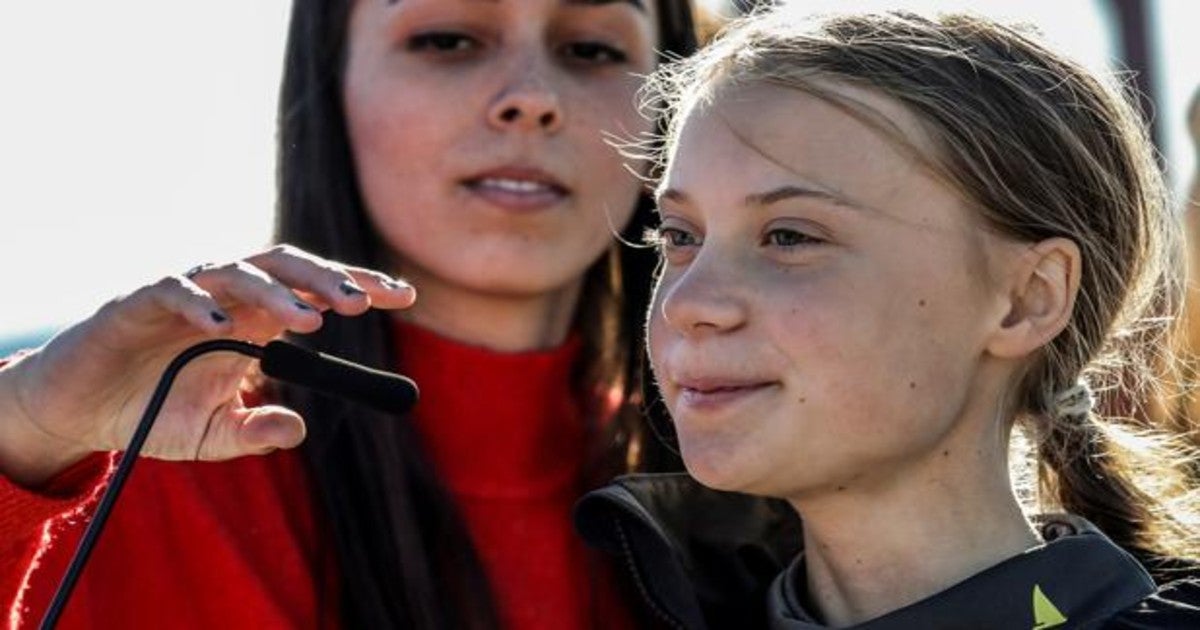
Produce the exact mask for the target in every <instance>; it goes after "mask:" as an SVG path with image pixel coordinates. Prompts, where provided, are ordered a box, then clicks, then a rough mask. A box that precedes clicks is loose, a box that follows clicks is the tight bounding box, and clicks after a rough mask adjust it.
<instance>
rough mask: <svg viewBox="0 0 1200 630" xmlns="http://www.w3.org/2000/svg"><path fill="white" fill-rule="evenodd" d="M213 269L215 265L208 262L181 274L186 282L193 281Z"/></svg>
mask: <svg viewBox="0 0 1200 630" xmlns="http://www.w3.org/2000/svg"><path fill="white" fill-rule="evenodd" d="M215 267H216V265H215V264H213V263H210V262H206V263H200V264H199V265H196V266H195V267H192V268H191V269H188V270H187V271H185V272H183V277H184V278H187V279H188V280H193V279H195V277H196V276H198V275H200V274H202V273H204V272H205V271H208V270H209V269H213V268H215Z"/></svg>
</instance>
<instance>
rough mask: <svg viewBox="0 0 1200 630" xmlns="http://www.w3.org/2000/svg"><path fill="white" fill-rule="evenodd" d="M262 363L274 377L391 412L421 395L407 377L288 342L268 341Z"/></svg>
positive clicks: (406, 407)
mask: <svg viewBox="0 0 1200 630" xmlns="http://www.w3.org/2000/svg"><path fill="white" fill-rule="evenodd" d="M259 363H260V365H261V366H262V371H263V373H265V374H266V375H267V376H270V377H272V378H277V379H279V380H281V381H287V382H289V383H294V384H296V385H300V386H303V387H308V388H310V389H315V390H318V391H322V392H325V393H328V394H333V395H335V396H344V397H346V398H350V399H353V400H355V401H357V402H361V403H364V404H367V405H370V406H371V407H374V408H375V409H378V410H380V411H384V412H388V413H404V412H406V411H408V410H409V409H411V408H412V406H413V405H415V404H416V403H417V399H418V398H419V397H420V392H419V390H418V389H417V384H416V383H414V382H413V380H412V379H410V378H408V377H406V376H401V375H399V374H393V373H391V372H385V371H383V370H377V369H375V368H369V367H367V366H365V365H359V364H357V363H353V362H350V361H347V360H345V359H341V358H338V357H335V356H331V355H328V354H324V353H321V352H314V351H312V350H308V349H306V348H301V347H300V346H297V345H294V344H290V343H287V342H284V341H272V342H270V343H268V344H267V345H266V347H264V348H263V353H262V359H260V361H259Z"/></svg>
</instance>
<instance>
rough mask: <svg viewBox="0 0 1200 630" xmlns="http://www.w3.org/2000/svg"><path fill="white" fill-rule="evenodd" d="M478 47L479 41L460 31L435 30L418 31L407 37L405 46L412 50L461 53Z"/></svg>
mask: <svg viewBox="0 0 1200 630" xmlns="http://www.w3.org/2000/svg"><path fill="white" fill-rule="evenodd" d="M478 47H479V42H478V41H477V40H476V39H474V38H472V37H470V36H469V35H464V34H462V33H454V32H449V31H435V32H430V33H419V34H417V35H413V36H412V37H409V38H408V42H407V48H408V50H409V51H412V52H429V53H437V54H456V53H458V54H461V53H466V52H470V51H472V50H475V49H476V48H478Z"/></svg>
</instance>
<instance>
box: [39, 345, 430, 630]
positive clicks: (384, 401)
mask: <svg viewBox="0 0 1200 630" xmlns="http://www.w3.org/2000/svg"><path fill="white" fill-rule="evenodd" d="M219 351H226V352H236V353H238V354H244V355H246V356H248V357H253V358H255V359H259V360H260V365H261V367H262V369H263V372H264V373H265V374H267V375H268V376H272V377H275V378H278V379H281V380H285V381H289V382H292V383H296V384H298V385H301V386H304V387H310V388H314V389H318V390H323V391H325V392H328V393H332V394H335V395H342V396H346V397H349V398H354V399H356V400H358V401H359V402H362V403H365V404H368V405H371V406H374V407H376V408H380V409H385V410H391V411H405V410H407V409H408V408H409V407H411V406H412V405H413V404H414V403H415V402H416V400H417V396H418V392H417V388H416V384H415V383H413V382H412V381H411V380H409V379H407V378H404V377H401V376H398V375H395V374H391V373H388V372H383V371H380V370H373V369H371V368H368V367H365V366H361V365H358V364H355V363H351V362H349V361H345V360H343V359H339V358H337V357H333V356H329V355H325V354H321V353H319V352H312V351H310V350H305V349H303V348H300V347H298V346H293V345H291V344H288V343H284V342H282V341H272V342H270V343H268V344H267V346H266V348H263V347H260V346H257V345H255V344H252V343H247V342H244V341H234V340H232V339H215V340H212V341H204V342H201V343H198V344H196V345H194V346H191V347H190V348H187V349H186V350H184V351H183V352H181V353H179V355H178V356H176V357H175V358H174V359H173V360H172V361H171V363H170V364H169V365H167V369H166V370H165V371H163V375H162V377H161V378H160V379H159V381H158V385H157V386H156V387H155V388H154V393H153V395H152V396H151V397H150V402H149V403H148V404H147V405H146V411H145V412H143V413H142V419H141V420H140V421H138V425H137V428H136V429H134V432H133V437H131V438H130V439H129V446H127V447H126V448H125V452H124V453H123V454H122V455H121V461H120V463H119V464H118V465H117V470H116V471H115V472H114V473H113V476H112V479H111V480H110V481H109V484H108V488H106V489H105V490H104V495H103V496H102V497H101V498H100V504H99V505H98V506H97V507H96V513H95V515H94V516H93V517H92V521H91V523H89V524H88V527H87V530H85V531H84V534H83V539H82V540H80V541H79V547H78V548H77V549H76V550H75V555H74V556H73V557H72V558H71V564H70V565H68V566H67V570H66V572H65V573H64V574H63V578H62V581H61V582H60V583H59V585H58V590H56V591H55V593H54V599H53V600H51V602H50V607H49V608H48V609H47V610H46V615H45V617H43V618H42V623H41V626H39V627H40V628H42V629H43V630H48V629H50V628H53V627H54V626H55V625H56V624H57V623H58V619H59V617H60V616H61V615H62V612H63V609H64V608H66V605H67V601H68V599H69V598H70V597H71V591H73V590H74V589H75V583H76V582H77V581H78V580H79V575H80V574H81V573H82V572H83V567H84V565H85V564H87V560H88V557H89V556H90V555H91V554H92V548H93V547H95V545H96V540H97V539H98V538H99V537H100V532H101V530H103V529H104V523H105V522H106V521H107V520H108V515H109V513H110V512H112V509H113V505H114V504H115V503H116V502H117V497H118V496H119V495H120V494H121V488H123V487H124V486H125V481H126V480H127V479H128V478H129V474H130V473H131V472H132V471H133V466H134V464H136V463H137V460H138V459H139V457H138V454H139V453H141V451H142V445H143V444H145V442H146V437H147V436H148V435H149V434H150V429H151V428H152V427H153V426H154V420H155V419H156V418H157V417H158V412H159V411H160V410H161V409H162V406H163V403H164V402H165V401H166V399H167V393H168V392H169V391H170V389H171V385H172V384H173V383H174V382H175V377H176V376H178V374H179V371H180V370H182V369H183V366H185V365H187V364H188V362H190V361H191V360H192V359H195V358H196V357H199V356H201V355H204V354H208V353H210V352H219Z"/></svg>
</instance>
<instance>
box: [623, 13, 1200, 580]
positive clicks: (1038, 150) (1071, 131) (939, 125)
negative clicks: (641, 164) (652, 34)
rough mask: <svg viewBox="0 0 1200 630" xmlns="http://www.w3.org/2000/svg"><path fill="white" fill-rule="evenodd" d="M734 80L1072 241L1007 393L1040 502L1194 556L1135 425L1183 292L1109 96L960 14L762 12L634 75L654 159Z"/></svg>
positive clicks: (1149, 151)
mask: <svg viewBox="0 0 1200 630" xmlns="http://www.w3.org/2000/svg"><path fill="white" fill-rule="evenodd" d="M746 83H769V84H773V85H779V86H784V87H787V88H791V89H796V90H800V91H803V92H805V93H807V94H812V95H815V96H817V97H819V98H822V99H824V100H826V101H827V102H829V103H831V104H833V105H835V106H837V107H839V108H841V109H842V110H843V111H845V112H846V113H848V114H850V115H853V116H855V117H856V118H858V119H860V120H861V121H863V122H865V123H866V124H868V125H871V126H872V127H874V128H875V129H877V130H879V131H881V132H883V133H884V134H886V135H887V136H888V137H889V138H891V139H892V140H893V141H894V142H895V143H896V145H897V146H898V147H899V148H901V149H902V150H903V151H905V152H906V153H907V154H908V155H910V156H912V158H913V159H915V160H917V161H918V162H919V163H921V164H923V165H924V166H925V167H926V168H927V169H928V170H929V171H930V172H931V173H933V174H934V176H936V177H938V178H940V179H941V180H942V181H943V182H944V183H946V184H947V185H949V186H950V187H952V188H953V189H954V190H957V191H958V192H959V193H960V194H961V196H962V198H963V199H964V200H966V201H967V203H968V204H969V205H970V206H971V207H973V208H974V209H975V210H976V211H977V212H978V213H979V216H980V217H982V219H983V221H984V223H985V224H986V225H987V226H988V227H989V228H990V229H992V230H994V231H995V232H997V233H999V234H1002V235H1005V236H1007V237H1010V238H1013V239H1016V240H1020V241H1026V242H1038V241H1041V240H1044V239H1047V238H1051V237H1065V238H1069V239H1071V240H1073V241H1074V242H1075V243H1076V244H1077V245H1078V246H1079V248H1080V250H1081V253H1082V260H1083V265H1082V276H1081V283H1080V289H1079V293H1078V296H1077V298H1076V302H1075V307H1074V312H1073V313H1072V316H1071V320H1070V322H1069V324H1068V325H1067V327H1066V329H1065V330H1064V331H1063V332H1062V333H1061V334H1059V335H1058V336H1057V337H1056V338H1055V339H1054V340H1053V341H1051V342H1050V343H1049V344H1047V345H1046V346H1045V347H1044V348H1043V349H1042V351H1041V352H1039V353H1038V354H1037V355H1036V356H1035V357H1033V358H1032V359H1031V360H1030V361H1029V363H1028V365H1027V366H1026V369H1025V371H1024V372H1023V374H1022V375H1021V376H1020V379H1019V381H1018V382H1017V383H1015V384H1014V387H1013V398H1012V400H1011V401H1009V403H1010V406H1011V409H1012V412H1013V414H1012V416H1013V419H1014V420H1020V421H1022V424H1023V427H1024V429H1025V430H1027V431H1028V433H1029V434H1030V436H1031V437H1032V442H1033V444H1034V451H1035V452H1036V456H1037V468H1038V471H1039V475H1038V477H1039V482H1040V483H1039V488H1037V489H1036V490H1037V491H1036V495H1037V499H1038V502H1039V503H1040V505H1039V508H1041V509H1043V510H1058V509H1064V510H1066V511H1069V512H1072V513H1075V514H1079V515H1081V516H1083V517H1085V518H1088V519H1089V520H1091V521H1092V522H1094V523H1095V524H1096V525H1097V526H1099V527H1100V528H1101V529H1102V530H1103V531H1105V533H1106V534H1108V535H1109V536H1110V537H1111V538H1112V539H1113V540H1114V541H1115V542H1117V543H1118V544H1120V545H1122V546H1124V547H1126V548H1128V549H1131V550H1133V551H1135V552H1138V553H1140V554H1142V555H1151V556H1153V555H1177V556H1189V557H1200V544H1198V541H1197V536H1196V531H1197V530H1196V526H1197V518H1196V502H1195V490H1194V488H1193V486H1192V485H1191V481H1190V479H1189V477H1188V476H1187V475H1186V474H1185V473H1184V471H1183V468H1182V466H1183V464H1185V463H1186V461H1188V460H1189V458H1191V457H1192V456H1193V455H1194V454H1193V453H1192V452H1190V451H1187V450H1186V449H1185V447H1184V446H1183V444H1184V442H1183V441H1181V440H1179V439H1177V438H1178V436H1177V435H1173V434H1171V432H1170V431H1169V430H1166V428H1165V427H1157V428H1158V430H1153V429H1155V427H1150V429H1147V428H1146V426H1145V425H1146V423H1147V421H1146V418H1147V417H1148V413H1147V410H1146V408H1145V406H1146V405H1147V404H1148V403H1147V401H1150V400H1153V399H1154V394H1155V388H1156V387H1157V383H1158V380H1157V379H1156V378H1155V376H1154V375H1155V374H1156V373H1157V372H1158V370H1159V369H1160V368H1161V366H1162V365H1163V364H1164V361H1165V359H1164V357H1162V356H1158V352H1159V350H1158V349H1159V348H1162V347H1164V345H1165V344H1164V343H1163V342H1164V340H1165V339H1166V337H1167V335H1168V334H1169V332H1170V329H1171V327H1172V326H1173V325H1174V324H1173V323H1174V322H1175V320H1176V316H1177V312H1178V309H1179V305H1180V302H1181V300H1182V284H1181V278H1182V273H1181V272H1182V267H1181V248H1180V236H1179V231H1178V225H1177V222H1176V221H1175V218H1174V217H1173V216H1172V215H1171V212H1170V210H1169V208H1168V201H1167V194H1166V188H1165V185H1164V182H1163V177H1162V173H1161V171H1160V169H1159V167H1158V165H1157V163H1156V160H1155V154H1154V149H1153V146H1152V145H1151V143H1150V142H1149V140H1148V138H1147V133H1146V130H1145V127H1144V125H1143V124H1142V121H1141V119H1140V117H1139V116H1138V114H1137V112H1136V111H1135V110H1134V109H1133V108H1132V106H1131V105H1130V99H1129V98H1128V96H1127V95H1126V94H1123V93H1122V89H1121V88H1119V87H1117V86H1115V85H1111V84H1110V83H1108V82H1106V80H1105V79H1103V78H1102V77H1100V76H1097V75H1096V74H1093V73H1092V72H1090V71H1088V70H1086V69H1085V68H1083V67H1082V66H1081V65H1079V64H1078V63H1076V62H1074V61H1072V60H1070V59H1068V58H1067V57H1065V56H1063V55H1062V54H1060V53H1057V52H1055V51H1053V50H1051V49H1050V48H1048V47H1046V46H1045V45H1044V44H1043V43H1041V42H1039V41H1038V40H1037V39H1036V38H1035V37H1034V36H1032V35H1031V34H1029V33H1027V32H1025V31H1023V30H1021V29H1018V28H1014V27H1009V26H1005V25H1001V24H998V23H995V22H993V21H989V20H987V19H984V18H979V17H975V16H969V15H944V16H940V17H937V18H929V17H923V16H919V15H916V14H912V13H907V12H894V13H883V14H860V15H845V16H827V17H823V18H821V19H820V20H818V21H815V22H809V21H807V20H806V21H803V22H800V21H798V20H795V19H793V18H792V17H791V16H789V15H788V14H787V13H784V12H780V11H775V12H768V13H762V14H758V15H755V16H751V17H750V18H747V19H745V20H742V21H740V22H738V23H736V24H734V25H733V26H732V27H731V28H730V29H729V30H727V31H726V32H724V33H723V34H721V35H720V36H719V37H718V38H717V39H716V41H715V42H714V43H713V44H712V45H710V46H709V47H708V48H706V49H704V50H702V51H701V52H700V53H699V54H698V55H696V56H693V57H692V58H690V59H687V60H683V61H681V62H679V63H677V64H673V65H671V66H668V67H665V68H663V69H661V70H660V71H659V72H658V73H657V75H656V77H655V80H654V81H652V82H651V83H650V84H649V85H648V86H647V88H646V89H647V92H646V93H645V94H646V98H645V99H644V104H646V105H647V106H650V107H652V108H653V109H657V110H659V113H663V114H665V115H667V116H668V120H669V123H668V126H667V133H666V137H665V138H664V139H663V143H662V144H661V146H662V147H663V148H662V150H661V151H659V152H658V154H657V155H656V156H655V157H657V158H658V162H659V166H660V167H661V166H663V164H662V162H663V161H664V160H665V159H666V158H667V157H669V155H670V154H671V152H672V150H673V148H674V143H675V141H676V140H677V136H678V131H679V125H680V120H681V118H682V116H681V114H682V113H684V112H686V111H688V109H690V108H691V107H692V106H693V105H694V104H695V103H697V102H701V101H703V100H705V99H709V98H712V95H713V93H714V90H716V88H718V87H724V86H736V85H740V84H746ZM831 83H841V84H845V85H852V86H856V87H860V88H866V89H870V90H873V91H875V92H877V93H880V94H883V95H886V96H888V97H890V98H891V99H894V100H895V101H896V102H898V103H901V104H903V105H904V106H905V107H906V108H907V109H908V110H909V111H911V112H912V113H914V114H915V115H916V117H917V118H918V119H919V121H920V123H921V125H922V126H923V128H924V130H925V131H926V132H927V135H928V137H929V138H930V139H931V140H932V143H933V147H934V148H933V149H932V150H930V149H928V148H922V147H918V146H916V145H915V144H914V143H913V142H911V141H910V140H909V139H906V138H905V137H904V136H903V134H901V133H900V132H899V131H898V130H897V129H896V128H895V127H894V126H891V125H890V124H889V123H888V122H887V120H886V119H883V118H882V117H881V116H880V115H878V114H877V113H875V112H872V111H870V110H869V109H867V108H866V107H865V106H864V105H862V104H861V103H857V102H854V101H851V100H849V99H847V98H845V97H842V96H839V95H838V94H835V93H834V92H833V91H832V90H830V89H828V88H827V87H823V86H828V85H829V84H831ZM646 146H650V145H646ZM1081 383H1084V384H1086V385H1087V387H1084V386H1083V385H1081ZM1092 392H1094V396H1095V405H1094V406H1093V405H1092V404H1091V403H1092V400H1091V398H1090V397H1091V396H1092V395H1093V394H1092ZM1064 394H1071V396H1067V398H1069V399H1070V403H1069V404H1066V405H1064V404H1063V395H1064ZM1084 394H1086V395H1087V398H1081V396H1083V395H1084Z"/></svg>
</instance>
